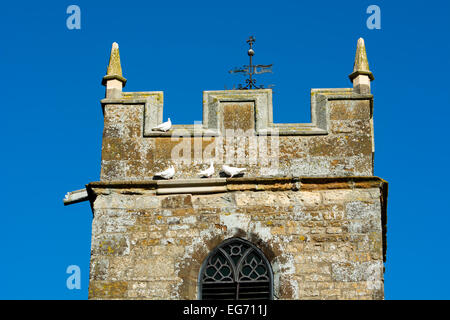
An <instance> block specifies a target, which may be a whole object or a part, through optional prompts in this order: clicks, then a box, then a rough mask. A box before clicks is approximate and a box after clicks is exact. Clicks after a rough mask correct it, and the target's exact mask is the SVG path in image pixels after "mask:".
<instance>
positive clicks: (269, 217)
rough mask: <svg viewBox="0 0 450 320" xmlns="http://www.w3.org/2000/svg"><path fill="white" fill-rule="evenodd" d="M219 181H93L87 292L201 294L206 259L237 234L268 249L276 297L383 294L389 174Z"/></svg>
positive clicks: (108, 295)
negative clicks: (199, 188)
mask: <svg viewBox="0 0 450 320" xmlns="http://www.w3.org/2000/svg"><path fill="white" fill-rule="evenodd" d="M217 180H224V181H216V184H217V185H219V186H222V187H223V188H224V190H225V191H224V192H220V193H215V194H195V193H196V191H195V190H193V189H191V190H185V192H190V193H187V194H180V193H179V194H171V191H170V189H171V188H172V187H173V188H177V189H178V188H179V184H178V185H177V184H174V185H173V186H172V187H171V186H170V184H167V183H166V184H164V185H158V182H155V181H148V182H144V181H143V182H134V183H131V182H130V183H127V184H126V186H125V185H124V184H123V183H120V182H115V183H112V182H96V183H91V184H90V185H89V186H88V190H89V192H90V195H91V199H94V201H93V203H92V204H93V212H94V222H93V232H92V258H91V273H90V288H89V298H90V299H114V298H119V299H197V298H198V291H197V290H198V289H197V287H198V275H199V271H200V266H201V264H202V263H203V261H204V259H205V258H206V257H207V255H208V253H209V252H210V251H211V250H212V249H214V248H215V247H216V246H217V245H219V244H220V243H221V242H222V241H223V240H225V239H228V238H231V237H241V238H243V239H246V240H248V241H250V242H252V243H254V244H255V245H256V246H257V247H258V248H260V249H261V250H262V251H263V252H264V254H265V256H266V257H267V258H268V260H269V262H270V263H271V265H272V268H273V272H274V293H275V298H277V299H382V298H383V255H384V248H383V243H385V242H384V238H383V236H384V232H385V230H384V228H383V223H382V221H385V198H384V197H383V194H385V192H386V184H385V182H384V181H383V180H381V179H378V178H348V179H347V178H340V179H331V178H324V179H318V178H303V179H250V178H235V179H229V180H228V181H226V179H217ZM178 192H179V190H178ZM161 193H166V194H161Z"/></svg>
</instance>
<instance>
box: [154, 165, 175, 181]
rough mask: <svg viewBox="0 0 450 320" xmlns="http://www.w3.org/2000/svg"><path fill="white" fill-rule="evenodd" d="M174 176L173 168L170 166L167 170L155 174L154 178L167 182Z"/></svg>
mask: <svg viewBox="0 0 450 320" xmlns="http://www.w3.org/2000/svg"><path fill="white" fill-rule="evenodd" d="M174 174H175V168H174V167H173V166H170V167H169V169H166V170H164V171H161V172H157V173H155V177H161V178H164V179H166V180H169V179H171V178H172V177H173V176H174Z"/></svg>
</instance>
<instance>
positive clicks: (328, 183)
mask: <svg viewBox="0 0 450 320" xmlns="http://www.w3.org/2000/svg"><path fill="white" fill-rule="evenodd" d="M122 188H123V189H133V188H136V189H147V190H155V194H156V195H170V194H207V193H221V192H233V191H256V192H257V191H288V190H293V191H299V190H302V191H315V190H331V189H364V188H380V191H381V199H380V201H381V224H382V230H383V260H384V261H386V251H387V237H386V232H387V197H388V182H387V181H386V180H384V179H382V178H379V177H375V176H366V177H361V176H348V177H278V178H269V177H267V178H266V177H241V178H213V179H178V180H141V181H95V182H91V183H89V184H87V185H86V189H85V190H86V191H87V194H88V197H87V198H84V199H83V200H82V201H85V200H89V201H90V204H91V209H93V203H94V201H95V198H96V197H97V195H98V192H97V191H98V189H122ZM94 189H97V190H94ZM79 191H81V190H78V191H77V192H79ZM77 202H80V201H77Z"/></svg>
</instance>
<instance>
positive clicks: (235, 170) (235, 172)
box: [222, 164, 246, 178]
mask: <svg viewBox="0 0 450 320" xmlns="http://www.w3.org/2000/svg"><path fill="white" fill-rule="evenodd" d="M222 169H223V172H225V173H226V174H227V175H229V176H230V177H231V178H233V176H235V175H238V174H240V173H243V172H244V171H245V170H246V168H235V167H230V166H227V165H226V164H224V165H223V166H222Z"/></svg>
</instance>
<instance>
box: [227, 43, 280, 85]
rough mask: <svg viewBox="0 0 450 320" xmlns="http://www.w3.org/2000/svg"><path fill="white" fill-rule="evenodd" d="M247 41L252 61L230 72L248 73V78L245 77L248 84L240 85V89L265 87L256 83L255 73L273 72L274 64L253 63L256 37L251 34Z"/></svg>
mask: <svg viewBox="0 0 450 320" xmlns="http://www.w3.org/2000/svg"><path fill="white" fill-rule="evenodd" d="M247 43H248V44H249V46H250V49H248V51H247V54H248V56H249V57H250V63H249V65H248V66H245V65H244V66H243V67H241V68H235V69H234V70H230V71H229V72H230V73H243V74H244V75H248V79H245V82H246V83H247V85H246V86H245V87H244V86H242V84H239V85H238V89H240V90H243V89H264V86H263V85H259V86H258V85H256V80H255V79H253V75H255V74H261V73H268V72H272V65H273V64H269V65H263V64H257V65H253V63H252V57H253V56H254V55H255V51H253V43H255V38H253V36H250V38H248V40H247Z"/></svg>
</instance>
